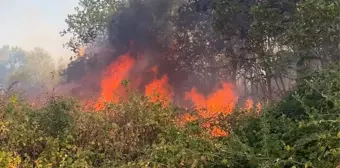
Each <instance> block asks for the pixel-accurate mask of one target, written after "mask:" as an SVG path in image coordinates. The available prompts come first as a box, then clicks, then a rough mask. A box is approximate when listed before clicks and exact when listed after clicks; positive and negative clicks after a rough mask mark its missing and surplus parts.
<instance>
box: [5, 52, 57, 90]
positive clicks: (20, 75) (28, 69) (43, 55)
mask: <svg viewBox="0 0 340 168" xmlns="http://www.w3.org/2000/svg"><path fill="white" fill-rule="evenodd" d="M9 81H10V82H13V81H18V82H20V83H21V84H22V85H23V86H24V88H30V87H34V88H40V87H46V88H48V89H51V88H52V87H54V86H55V85H56V84H57V83H58V82H59V81H60V76H59V74H58V71H57V68H56V65H55V63H54V60H53V58H52V57H51V55H49V53H48V52H46V51H45V50H44V49H42V48H34V49H33V50H32V51H29V52H27V53H26V56H25V60H24V64H23V66H22V67H21V68H19V69H18V70H16V71H14V72H13V73H12V75H11V76H10V77H9Z"/></svg>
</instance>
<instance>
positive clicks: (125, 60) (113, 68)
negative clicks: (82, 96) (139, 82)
mask: <svg viewBox="0 0 340 168" xmlns="http://www.w3.org/2000/svg"><path fill="white" fill-rule="evenodd" d="M135 63H136V61H135V60H134V59H133V58H132V57H131V56H130V53H126V54H124V55H122V56H120V57H118V59H117V60H116V61H115V62H113V63H112V64H111V65H109V67H108V69H107V71H106V72H105V73H104V74H103V79H102V81H101V96H100V99H99V100H98V103H97V104H96V109H102V108H103V105H104V103H105V102H113V103H117V102H118V101H119V97H118V96H122V95H124V92H123V86H122V84H121V82H122V81H123V80H125V79H126V78H127V77H128V75H129V72H130V70H131V68H132V67H133V66H134V65H135Z"/></svg>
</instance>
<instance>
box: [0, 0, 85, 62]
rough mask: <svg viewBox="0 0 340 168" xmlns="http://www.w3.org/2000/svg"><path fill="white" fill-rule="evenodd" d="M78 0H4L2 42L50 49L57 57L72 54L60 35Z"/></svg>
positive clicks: (0, 2) (0, 20)
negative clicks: (64, 46) (65, 46)
mask: <svg viewBox="0 0 340 168" xmlns="http://www.w3.org/2000/svg"><path fill="white" fill-rule="evenodd" d="M77 3H78V0H0V46H2V45H5V44H8V45H15V46H20V47H22V48H24V49H25V50H30V49H32V48H33V47H42V48H44V49H46V50H47V51H48V52H49V53H50V54H51V55H52V56H53V57H55V58H59V57H65V59H66V60H67V58H69V55H70V54H71V53H70V52H69V51H68V50H67V49H65V48H63V46H62V44H63V43H65V41H66V40H67V39H66V38H62V37H60V35H59V32H60V31H61V30H62V29H64V28H66V27H67V25H66V24H65V22H64V20H65V19H66V16H67V14H69V13H73V12H74V10H73V8H74V7H75V6H77Z"/></svg>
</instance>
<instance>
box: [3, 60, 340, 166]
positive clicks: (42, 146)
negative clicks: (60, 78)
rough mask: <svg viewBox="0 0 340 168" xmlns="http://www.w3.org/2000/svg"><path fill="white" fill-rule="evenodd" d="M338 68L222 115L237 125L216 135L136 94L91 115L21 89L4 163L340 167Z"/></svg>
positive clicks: (9, 112)
mask: <svg viewBox="0 0 340 168" xmlns="http://www.w3.org/2000/svg"><path fill="white" fill-rule="evenodd" d="M339 100H340V70H339V67H338V66H335V67H331V68H328V69H327V70H323V71H321V72H317V73H314V74H313V75H310V76H308V77H306V78H304V79H302V80H301V82H300V85H299V86H298V87H297V89H296V90H295V91H294V92H292V93H291V94H290V95H289V96H287V97H286V98H285V99H283V100H282V101H280V102H278V103H276V104H271V105H267V107H265V108H264V109H263V110H262V111H261V112H260V113H256V112H246V111H242V110H237V111H235V112H234V113H233V114H231V115H229V116H226V117H223V116H221V118H219V122H218V125H219V126H220V127H223V128H226V129H228V130H229V135H228V136H226V137H225V136H224V137H211V136H210V135H209V134H207V133H206V132H205V131H204V130H202V129H201V128H200V127H199V123H200V122H203V121H194V122H191V123H188V124H186V125H185V126H184V127H181V126H179V125H178V124H176V123H177V121H176V120H175V118H176V116H177V115H178V114H179V112H180V111H181V110H180V109H176V108H173V107H164V106H162V105H161V104H159V103H150V102H149V101H148V100H147V98H146V97H143V96H140V95H138V94H136V93H131V97H130V99H129V100H128V101H125V102H122V103H119V104H111V105H108V107H107V108H106V109H105V110H103V111H101V112H92V111H87V112H85V111H84V110H83V108H82V106H80V104H78V103H77V102H76V101H74V100H71V99H67V98H58V97H52V98H51V99H50V101H49V102H48V103H47V104H45V105H44V106H43V107H40V108H34V107H32V106H30V105H28V104H26V103H25V101H22V100H20V98H19V97H18V96H16V95H15V94H9V93H8V96H7V97H6V96H4V97H2V99H1V111H0V112H1V113H0V114H1V115H0V116H1V121H0V139H1V140H0V149H1V152H0V165H1V167H336V166H337V165H338V164H339V161H340V160H339V158H340V143H339V140H340V125H339V122H340V118H339V115H340V101H339Z"/></svg>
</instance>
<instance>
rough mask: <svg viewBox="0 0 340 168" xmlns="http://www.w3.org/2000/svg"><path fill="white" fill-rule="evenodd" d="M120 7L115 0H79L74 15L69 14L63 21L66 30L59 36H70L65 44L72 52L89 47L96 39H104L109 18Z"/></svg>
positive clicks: (118, 2) (119, 3)
mask: <svg viewBox="0 0 340 168" xmlns="http://www.w3.org/2000/svg"><path fill="white" fill-rule="evenodd" d="M120 5H121V2H120V1H117V0H80V2H79V7H75V11H76V13H75V14H70V15H68V16H67V19H66V20H65V21H66V23H67V25H68V28H67V29H65V30H63V31H62V32H61V35H62V36H64V35H68V34H70V35H71V39H70V40H69V41H68V42H67V44H66V45H67V47H69V48H70V49H71V50H72V51H73V52H77V51H78V49H79V47H83V46H86V45H90V44H91V43H92V42H94V41H95V39H96V38H99V39H103V38H104V39H105V38H106V30H107V25H108V22H109V20H110V16H111V15H112V14H113V13H114V12H115V11H116V10H117V8H118V7H119V6H120Z"/></svg>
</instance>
